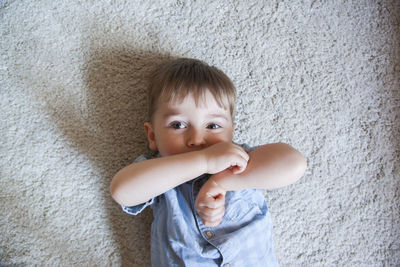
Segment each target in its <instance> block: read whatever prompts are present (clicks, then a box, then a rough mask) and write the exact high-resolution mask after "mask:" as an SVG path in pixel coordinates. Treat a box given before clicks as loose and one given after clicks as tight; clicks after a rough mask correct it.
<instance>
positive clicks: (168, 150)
mask: <svg viewBox="0 0 400 267" xmlns="http://www.w3.org/2000/svg"><path fill="white" fill-rule="evenodd" d="M148 102H149V110H148V112H149V119H150V122H146V123H145V130H146V135H147V138H148V140H149V146H150V148H151V149H153V150H158V151H159V152H160V154H161V155H162V156H166V155H172V154H179V153H184V152H189V151H193V150H199V149H202V148H205V147H207V146H210V145H212V144H215V143H218V142H222V141H232V136H233V130H234V125H233V116H234V112H235V102H236V89H235V87H234V85H233V83H232V81H231V80H230V79H229V78H228V76H226V75H225V74H224V73H223V72H222V71H220V70H219V69H217V68H215V67H212V66H209V65H207V64H206V63H204V62H202V61H200V60H196V59H187V58H182V59H176V60H171V61H168V62H166V63H163V64H161V65H160V66H159V67H158V68H157V69H156V70H155V71H154V72H153V73H152V75H151V76H150V80H149V86H148Z"/></svg>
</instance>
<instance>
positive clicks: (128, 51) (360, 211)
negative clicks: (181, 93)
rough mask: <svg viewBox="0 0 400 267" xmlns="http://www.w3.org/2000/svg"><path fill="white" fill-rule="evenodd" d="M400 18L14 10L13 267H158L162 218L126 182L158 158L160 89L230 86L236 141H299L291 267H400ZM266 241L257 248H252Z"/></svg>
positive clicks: (277, 199) (1, 55) (285, 247)
mask: <svg viewBox="0 0 400 267" xmlns="http://www.w3.org/2000/svg"><path fill="white" fill-rule="evenodd" d="M399 14H400V2H399V1H394V0H393V1H372V0H367V1H308V0H304V1H282V0H278V1H273V0H272V1H252V0H251V1H228V0H223V1H212V0H208V1H181V0H176V1H172V0H171V1H128V0H122V1H118V0H116V1H78V0H72V1H61V0H47V1H46V0H37V1H29V0H18V1H13V0H2V1H0V122H1V124H0V140H1V141H0V175H1V179H0V199H1V204H0V212H1V214H0V215H1V216H0V236H1V241H0V258H1V259H0V265H2V266H149V265H150V259H149V257H150V251H149V249H150V245H149V243H150V224H151V221H152V212H151V209H147V210H146V211H145V212H144V213H142V214H140V215H139V216H136V217H135V216H129V215H127V214H125V213H123V212H122V210H121V209H120V208H119V206H118V205H117V204H116V203H115V202H114V201H113V200H112V199H111V197H110V194H109V184H110V181H111V179H112V177H113V175H114V174H115V173H116V172H117V171H118V170H119V169H121V168H122V167H123V166H125V165H128V164H130V163H131V162H132V161H133V160H134V159H135V158H136V157H137V156H138V155H140V154H142V153H145V152H147V151H148V148H147V144H146V139H145V135H144V130H143V122H144V120H145V118H146V108H145V107H146V92H145V81H144V78H145V77H146V76H147V75H148V72H149V70H150V69H152V68H153V67H154V66H155V65H156V64H158V63H159V62H162V61H163V60H166V59H168V58H170V57H177V56H182V57H192V58H198V59H201V60H203V61H205V62H207V63H209V64H211V65H215V66H217V67H219V68H220V69H222V70H223V71H224V72H226V73H227V74H228V75H229V76H230V77H231V78H232V80H233V81H234V83H235V85H236V86H237V89H238V95H239V100H238V103H237V116H236V123H237V130H236V134H235V141H236V142H239V143H248V144H250V145H258V144H265V143H274V142H285V143H288V144H290V145H292V146H293V147H295V148H296V149H298V150H299V151H300V152H302V153H303V154H304V155H305V156H306V157H307V159H308V169H307V171H306V173H305V175H304V177H303V178H302V179H301V180H300V181H299V182H297V183H296V184H294V185H291V186H289V187H286V188H282V189H278V190H272V191H265V197H266V199H267V203H268V205H269V209H270V212H271V215H272V219H273V223H274V236H275V248H276V255H277V258H278V260H279V262H280V265H281V266H400V190H399V188H400V180H399V179H400V138H399V137H400V122H399V116H400V15H399ZM249 238H251V237H249Z"/></svg>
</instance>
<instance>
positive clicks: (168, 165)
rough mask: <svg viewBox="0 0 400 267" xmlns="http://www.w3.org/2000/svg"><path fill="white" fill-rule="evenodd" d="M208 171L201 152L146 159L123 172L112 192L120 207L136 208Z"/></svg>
mask: <svg viewBox="0 0 400 267" xmlns="http://www.w3.org/2000/svg"><path fill="white" fill-rule="evenodd" d="M205 172H206V171H205V170H204V159H203V158H202V156H201V154H200V153H198V152H189V153H184V154H179V155H174V156H168V157H161V158H156V159H151V160H145V161H141V162H138V163H133V164H131V165H128V166H126V167H125V168H123V169H122V170H120V171H119V172H118V173H117V174H116V175H115V176H114V178H113V180H112V182H111V186H110V191H111V195H112V197H113V198H114V199H115V201H116V202H118V203H119V204H121V205H125V206H134V205H138V204H141V203H144V202H146V201H148V200H149V199H151V198H153V197H155V196H158V195H160V194H162V193H164V192H166V191H168V190H169V189H171V188H174V187H176V186H178V185H180V184H182V183H184V182H187V181H189V180H191V179H193V178H195V177H197V176H200V175H201V174H203V173H205Z"/></svg>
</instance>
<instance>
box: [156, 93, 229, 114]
mask: <svg viewBox="0 0 400 267" xmlns="http://www.w3.org/2000/svg"><path fill="white" fill-rule="evenodd" d="M227 106H228V105H223V106H221V105H219V103H218V101H217V100H216V99H215V98H214V96H213V95H212V94H211V93H209V94H207V95H205V96H204V97H198V98H197V99H196V98H195V97H194V96H193V94H190V95H187V96H184V97H170V98H167V97H165V96H164V97H160V98H159V100H158V108H157V109H158V111H159V112H162V113H163V114H162V115H163V117H166V116H172V115H176V114H179V113H181V112H182V111H185V110H189V111H191V112H195V110H196V109H202V110H207V112H208V113H209V114H210V116H211V115H213V116H224V117H227V116H226V115H225V114H229V115H230V111H229V109H228V107H227Z"/></svg>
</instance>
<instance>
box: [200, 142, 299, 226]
mask: <svg viewBox="0 0 400 267" xmlns="http://www.w3.org/2000/svg"><path fill="white" fill-rule="evenodd" d="M249 156H250V159H249V161H248V164H247V167H246V169H245V170H244V171H243V172H241V173H240V174H234V173H232V171H231V170H229V169H227V170H224V171H222V172H219V173H217V174H214V175H212V176H211V177H210V179H208V181H207V182H206V183H205V184H204V185H203V186H202V187H201V189H200V192H199V194H198V195H197V197H196V202H195V208H196V211H197V213H198V214H199V215H200V217H201V218H202V220H203V223H204V224H205V225H206V226H209V227H215V226H217V225H218V224H219V223H220V222H221V220H222V217H223V216H224V213H225V194H226V191H232V190H241V189H251V188H256V189H273V188H278V187H282V186H286V185H289V184H291V183H294V182H296V181H297V180H298V179H299V178H300V177H301V176H303V174H304V172H305V169H306V167H307V162H306V159H305V158H304V157H303V155H301V154H300V152H298V151H297V150H295V149H294V148H292V147H291V146H289V145H287V144H283V143H277V144H268V145H264V146H261V147H258V148H257V149H255V150H254V151H252V152H250V153H249Z"/></svg>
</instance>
